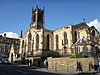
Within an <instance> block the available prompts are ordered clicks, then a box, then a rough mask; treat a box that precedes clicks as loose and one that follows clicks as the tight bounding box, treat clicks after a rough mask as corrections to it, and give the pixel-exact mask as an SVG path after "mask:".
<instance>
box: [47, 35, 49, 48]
mask: <svg viewBox="0 0 100 75" xmlns="http://www.w3.org/2000/svg"><path fill="white" fill-rule="evenodd" d="M47 49H49V34H48V35H47Z"/></svg>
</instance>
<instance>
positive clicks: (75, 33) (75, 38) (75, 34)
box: [73, 31, 77, 43]
mask: <svg viewBox="0 0 100 75" xmlns="http://www.w3.org/2000/svg"><path fill="white" fill-rule="evenodd" d="M76 42H77V32H76V31H75V32H74V40H73V43H76Z"/></svg>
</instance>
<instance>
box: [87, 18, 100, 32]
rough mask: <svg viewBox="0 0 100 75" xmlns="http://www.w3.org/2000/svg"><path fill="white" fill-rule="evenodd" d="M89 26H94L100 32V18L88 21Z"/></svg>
mask: <svg viewBox="0 0 100 75" xmlns="http://www.w3.org/2000/svg"><path fill="white" fill-rule="evenodd" d="M87 24H88V25H89V26H94V27H95V28H96V29H97V30H98V31H99V32H100V21H99V20H98V19H95V20H93V21H91V22H90V23H87Z"/></svg>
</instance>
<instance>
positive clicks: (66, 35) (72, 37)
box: [19, 4, 100, 57]
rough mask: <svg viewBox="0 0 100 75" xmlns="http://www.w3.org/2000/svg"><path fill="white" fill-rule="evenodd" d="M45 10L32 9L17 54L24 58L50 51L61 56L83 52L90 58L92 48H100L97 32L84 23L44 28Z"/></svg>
mask: <svg viewBox="0 0 100 75" xmlns="http://www.w3.org/2000/svg"><path fill="white" fill-rule="evenodd" d="M44 13H45V10H44V7H43V9H39V7H38V4H36V8H35V9H33V8H32V21H31V24H30V26H29V28H28V29H27V31H26V33H25V34H24V35H22V31H21V36H20V49H19V53H20V54H22V55H23V56H24V57H38V56H41V54H42V52H43V51H47V50H52V51H54V52H58V53H59V54H60V55H61V56H65V57H67V55H68V54H75V53H80V52H83V54H84V55H86V56H89V57H91V56H92V52H93V50H94V47H98V48H100V35H99V31H98V30H97V29H96V28H95V27H94V26H91V27H89V26H88V25H87V24H86V23H85V22H81V23H79V24H76V25H67V26H65V27H61V28H58V29H56V30H48V29H46V28H45V16H44Z"/></svg>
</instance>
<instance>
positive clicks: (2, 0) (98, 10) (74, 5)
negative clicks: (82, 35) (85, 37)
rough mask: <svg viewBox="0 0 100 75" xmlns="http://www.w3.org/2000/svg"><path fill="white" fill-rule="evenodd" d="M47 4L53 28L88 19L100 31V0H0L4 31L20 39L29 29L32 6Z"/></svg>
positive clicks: (47, 21)
mask: <svg viewBox="0 0 100 75" xmlns="http://www.w3.org/2000/svg"><path fill="white" fill-rule="evenodd" d="M36 3H38V6H39V8H40V9H43V6H44V7H45V27H46V28H47V29H50V30H54V29H58V28H60V27H63V26H66V25H70V24H72V25H74V24H78V23H81V22H83V19H85V22H86V23H87V24H88V25H89V26H92V25H94V26H95V27H96V28H97V30H98V31H99V32H100V0H0V34H4V33H7V37H12V38H18V37H19V36H20V31H21V30H23V34H24V33H25V32H26V31H27V29H28V27H29V25H30V23H31V17H32V7H34V8H35V7H36Z"/></svg>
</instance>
